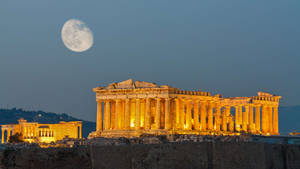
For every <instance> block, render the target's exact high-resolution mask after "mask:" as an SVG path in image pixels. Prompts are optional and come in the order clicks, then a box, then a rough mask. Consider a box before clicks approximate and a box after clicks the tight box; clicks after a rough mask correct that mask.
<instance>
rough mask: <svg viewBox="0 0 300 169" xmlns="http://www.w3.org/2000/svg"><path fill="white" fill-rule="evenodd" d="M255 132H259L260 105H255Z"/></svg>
mask: <svg viewBox="0 0 300 169" xmlns="http://www.w3.org/2000/svg"><path fill="white" fill-rule="evenodd" d="M255 130H256V132H260V105H255Z"/></svg>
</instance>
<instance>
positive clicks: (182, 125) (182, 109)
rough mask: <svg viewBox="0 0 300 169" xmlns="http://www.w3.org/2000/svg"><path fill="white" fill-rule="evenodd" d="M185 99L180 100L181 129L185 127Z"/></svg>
mask: <svg viewBox="0 0 300 169" xmlns="http://www.w3.org/2000/svg"><path fill="white" fill-rule="evenodd" d="M184 117H185V100H184V99H182V100H181V101H180V129H184Z"/></svg>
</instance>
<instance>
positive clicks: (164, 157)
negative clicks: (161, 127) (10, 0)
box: [0, 142, 300, 169]
mask: <svg viewBox="0 0 300 169" xmlns="http://www.w3.org/2000/svg"><path fill="white" fill-rule="evenodd" d="M299 159H300V147H299V145H281V144H263V143H246V142H241V143H230V142H203V143H192V142H189V143H175V144H174V143H173V144H172V143H167V144H134V145H130V144H129V145H119V146H117V145H102V146H99V145H88V146H81V147H74V148H47V149H41V148H38V147H32V148H29V147H24V148H8V149H5V150H0V168H5V169H44V168H47V169H58V168H63V169H111V168H118V169H153V168H156V169H191V168H193V169H196V168H199V169H212V168H214V169H231V168H237V169H249V168H255V169H269V168H272V169H275V168H278V169H279V168H280V169H288V168H289V169H299V168H300V160H299Z"/></svg>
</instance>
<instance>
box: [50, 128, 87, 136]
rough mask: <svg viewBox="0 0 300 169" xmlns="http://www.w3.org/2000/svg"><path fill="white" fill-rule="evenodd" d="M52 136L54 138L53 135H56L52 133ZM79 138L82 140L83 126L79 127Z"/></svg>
mask: <svg viewBox="0 0 300 169" xmlns="http://www.w3.org/2000/svg"><path fill="white" fill-rule="evenodd" d="M51 135H52V137H53V135H54V134H53V131H52V134H51ZM79 138H82V126H81V125H80V126H79Z"/></svg>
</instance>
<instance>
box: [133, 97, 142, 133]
mask: <svg viewBox="0 0 300 169" xmlns="http://www.w3.org/2000/svg"><path fill="white" fill-rule="evenodd" d="M135 101H136V102H135V125H134V126H135V129H136V130H138V129H140V125H141V111H140V99H136V100H135Z"/></svg>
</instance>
